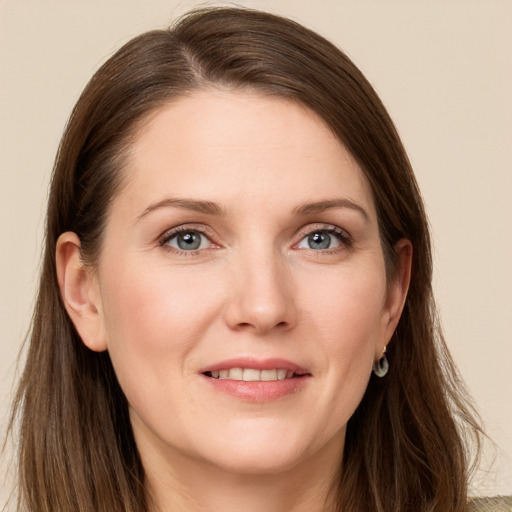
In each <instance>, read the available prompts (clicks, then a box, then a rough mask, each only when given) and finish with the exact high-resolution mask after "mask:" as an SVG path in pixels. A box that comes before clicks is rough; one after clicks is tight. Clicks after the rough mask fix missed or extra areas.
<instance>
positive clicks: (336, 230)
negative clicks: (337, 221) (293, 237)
mask: <svg viewBox="0 0 512 512" xmlns="http://www.w3.org/2000/svg"><path fill="white" fill-rule="evenodd" d="M314 233H327V234H328V235H331V236H332V235H334V237H335V238H337V239H338V241H339V242H340V247H335V248H333V249H324V250H320V251H317V250H315V249H309V250H310V251H312V252H314V253H317V254H335V253H339V252H341V251H344V250H347V249H350V248H351V247H352V245H353V243H354V240H353V238H352V237H351V236H350V234H349V233H348V232H347V231H345V230H344V229H342V228H340V227H338V226H333V225H332V224H317V225H315V226H311V225H310V226H309V227H307V228H306V229H304V230H302V231H301V232H300V233H299V235H298V236H299V241H298V242H297V243H295V244H294V247H296V246H298V245H299V244H300V243H301V242H302V241H303V240H304V239H305V238H306V237H308V236H311V235H313V234H314Z"/></svg>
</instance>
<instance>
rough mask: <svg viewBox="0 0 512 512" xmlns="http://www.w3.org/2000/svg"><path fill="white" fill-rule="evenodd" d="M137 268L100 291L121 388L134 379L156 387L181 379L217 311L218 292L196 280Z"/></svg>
mask: <svg viewBox="0 0 512 512" xmlns="http://www.w3.org/2000/svg"><path fill="white" fill-rule="evenodd" d="M137 268H140V267H138V266H136V265H133V266H132V267H131V269H132V270H134V271H133V272H131V271H130V266H129V265H125V266H124V270H123V272H117V273H115V274H113V273H112V274H110V275H109V279H108V281H107V283H106V284H105V286H104V288H103V289H102V306H103V312H102V313H103V317H104V324H105V328H106V334H107V345H108V350H109V353H110V357H111V359H112V362H113V364H114V367H115V370H116V373H117V375H118V378H119V380H120V382H121V384H122V386H123V384H125V385H124V386H123V389H125V387H129V386H132V383H133V382H134V381H135V380H138V382H139V385H140V383H141V382H144V383H145V385H146V386H155V387H157V386H159V385H161V384H162V383H167V384H170V383H171V382H173V381H175V380H176V379H178V378H179V376H181V375H183V373H184V372H186V371H187V368H185V367H184V361H186V359H187V354H188V353H189V352H190V351H191V350H192V349H194V348H195V347H196V346H197V345H199V344H200V343H201V340H202V338H203V334H204V332H205V331H206V330H207V329H208V326H209V324H210V323H211V319H212V316H215V315H216V312H217V309H218V304H217V303H218V301H217V300H216V296H215V295H216V294H215V289H216V287H215V286H209V287H205V286H204V280H202V279H201V278H200V276H198V275H194V274H192V273H187V272H172V271H169V269H168V268H167V269H166V268H162V267H161V266H156V267H154V268H148V267H147V266H146V267H145V268H144V270H143V271H141V272H136V271H135V269H137ZM196 274H197V273H196ZM199 301H200V306H199ZM170 369H172V371H169V370H170ZM127 391H128V390H127V389H125V392H127Z"/></svg>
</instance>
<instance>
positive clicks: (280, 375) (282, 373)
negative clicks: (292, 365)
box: [277, 368, 287, 380]
mask: <svg viewBox="0 0 512 512" xmlns="http://www.w3.org/2000/svg"><path fill="white" fill-rule="evenodd" d="M286 373H287V372H286V370H283V369H282V368H281V369H280V370H277V378H278V379H279V380H284V379H286Z"/></svg>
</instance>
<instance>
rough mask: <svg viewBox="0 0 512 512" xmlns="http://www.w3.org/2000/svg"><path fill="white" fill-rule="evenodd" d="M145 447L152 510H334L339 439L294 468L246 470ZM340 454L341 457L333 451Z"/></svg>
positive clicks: (147, 482) (325, 511) (144, 455)
mask: <svg viewBox="0 0 512 512" xmlns="http://www.w3.org/2000/svg"><path fill="white" fill-rule="evenodd" d="M148 448H149V447H148V446H140V445H139V450H140V453H141V457H142V462H143V465H144V467H145V469H146V485H147V488H148V490H149V494H150V496H151V500H152V505H151V507H150V510H151V512H171V511H173V512H176V511H179V512H199V511H201V512H214V511H220V510H222V512H235V511H236V512H239V511H240V510H243V511H244V512H260V511H261V510H265V511H266V512H334V511H335V510H337V507H336V505H335V503H334V501H333V500H332V497H331V493H330V491H331V489H332V488H333V483H334V482H335V481H336V477H337V475H338V471H339V461H340V460H341V452H342V448H341V447H340V446H339V442H337V443H336V445H335V446H329V447H327V448H328V449H329V450H330V453H329V450H327V451H326V455H325V456H324V455H323V454H320V455H319V454H316V455H314V456H312V457H310V458H309V459H307V460H304V461H301V463H300V464H296V465H295V466H293V467H292V468H288V469H285V470H283V471H279V472H268V473H260V474H249V473H240V472H234V471H230V470H226V469H225V468H219V467H217V466H214V465H212V464H210V463H208V462H204V461H198V460H194V459H190V458H189V457H187V456H186V455H183V454H181V453H179V452H178V453H176V452H174V453H172V456H169V455H171V454H167V455H166V456H165V457H164V456H162V452H161V451H160V450H152V449H151V448H149V449H148ZM333 453H334V454H336V457H333V456H332V455H333Z"/></svg>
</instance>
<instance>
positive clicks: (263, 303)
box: [225, 253, 297, 335]
mask: <svg viewBox="0 0 512 512" xmlns="http://www.w3.org/2000/svg"><path fill="white" fill-rule="evenodd" d="M231 288H232V289H231V291H230V293H229V299H228V302H227V305H226V309H225V318H226V323H227V324H228V326H229V327H230V328H231V329H233V330H237V331H242V330H243V331H249V332H253V333H254V334H257V335H263V334H267V333H269V332H271V331H286V330H288V329H290V328H292V327H293V326H294V325H295V322H296V319H297V311H296V306H295V304H296V303H295V299H294V296H293V295H294V294H293V284H292V279H291V275H290V271H289V269H288V268H287V265H286V262H284V261H280V258H279V257H276V256H275V255H271V254H268V255H264V254H261V253H259V254H252V255H251V256H246V257H243V258H240V262H239V263H237V264H236V265H235V269H234V272H233V273H232V276H231Z"/></svg>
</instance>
